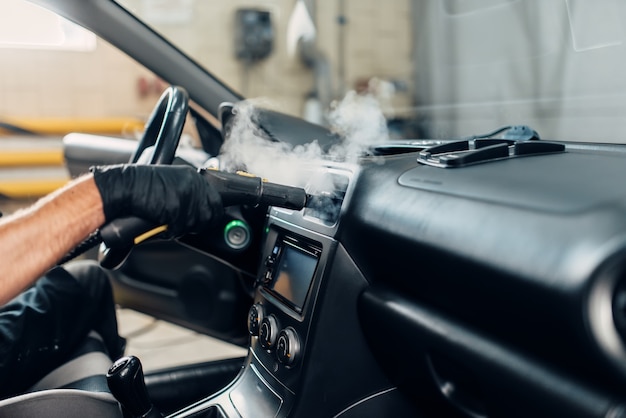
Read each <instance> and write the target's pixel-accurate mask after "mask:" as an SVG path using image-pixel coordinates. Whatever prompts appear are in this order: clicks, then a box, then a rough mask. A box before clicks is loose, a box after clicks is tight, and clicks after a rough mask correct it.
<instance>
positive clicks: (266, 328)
mask: <svg viewBox="0 0 626 418" xmlns="http://www.w3.org/2000/svg"><path fill="white" fill-rule="evenodd" d="M278 330H279V326H278V321H277V320H276V317H275V316H274V315H270V316H268V317H266V318H263V320H262V321H261V328H260V329H259V342H260V343H261V347H263V348H265V349H266V350H271V349H273V348H274V344H275V343H276V337H277V335H278Z"/></svg>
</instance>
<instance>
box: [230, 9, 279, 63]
mask: <svg viewBox="0 0 626 418" xmlns="http://www.w3.org/2000/svg"><path fill="white" fill-rule="evenodd" d="M273 46H274V29H273V28H272V18H271V14H270V12H268V11H266V10H258V9H238V10H237V12H236V15H235V51H236V54H237V59H239V60H242V61H246V62H248V63H251V62H256V61H261V60H262V59H264V58H266V57H267V56H268V55H270V53H271V52H272V49H273Z"/></svg>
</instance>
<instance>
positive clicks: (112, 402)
mask: <svg viewBox="0 0 626 418" xmlns="http://www.w3.org/2000/svg"><path fill="white" fill-rule="evenodd" d="M111 364H112V361H111V359H110V358H109V356H108V355H107V354H106V349H105V347H104V344H103V342H102V338H101V337H100V336H99V335H98V334H97V333H96V332H94V331H92V332H91V333H90V334H89V335H88V337H87V338H86V339H85V341H84V342H83V343H82V344H81V346H80V347H79V348H78V349H77V350H76V351H75V352H74V354H73V355H72V356H71V358H70V360H68V361H67V362H65V363H64V364H62V365H61V366H59V367H57V368H56V369H54V370H53V371H51V372H50V373H48V374H47V375H46V376H44V377H43V378H42V379H41V380H39V382H37V383H36V384H35V385H33V386H32V387H31V388H30V389H29V390H28V391H27V393H24V394H22V395H18V396H14V397H11V398H7V399H4V400H0V418H3V417H12V418H26V417H50V418H57V417H58V418H74V417H81V418H82V417H87V416H88V417H92V418H121V417H122V411H121V408H120V405H119V403H118V402H117V400H116V399H115V397H113V395H112V394H111V393H110V391H109V388H108V385H107V382H106V373H107V371H108V369H109V367H110V366H111Z"/></svg>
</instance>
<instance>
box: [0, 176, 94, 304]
mask: <svg viewBox="0 0 626 418" xmlns="http://www.w3.org/2000/svg"><path fill="white" fill-rule="evenodd" d="M103 223H104V213H103V210H102V200H101V198H100V194H99V192H98V189H97V188H96V185H95V183H94V181H93V177H92V176H91V175H88V176H85V177H82V178H80V179H78V180H75V181H73V182H71V183H70V184H68V185H67V186H66V187H63V188H62V189H60V190H58V191H56V192H54V193H52V194H51V195H49V196H47V197H45V198H43V199H41V200H40V201H38V202H37V203H36V204H35V205H33V206H32V207H30V208H28V209H24V210H22V211H19V212H17V213H15V214H13V215H11V216H8V217H6V218H1V219H0V266H2V267H1V268H2V272H1V273H0V304H3V303H6V302H7V301H8V300H10V299H11V298H13V297H15V296H16V295H17V294H19V292H21V291H22V290H23V289H25V288H26V287H28V286H29V285H31V284H32V283H33V282H34V281H35V280H36V279H37V278H38V277H40V276H41V275H42V274H43V273H45V272H46V271H47V270H48V269H49V268H50V267H52V266H54V264H55V263H56V262H57V261H58V260H59V259H60V258H61V257H63V256H64V255H65V254H66V253H67V252H68V251H70V250H71V249H72V248H74V247H75V246H76V245H78V244H79V243H80V242H81V241H82V240H83V239H85V238H86V237H87V236H88V235H89V234H90V233H91V232H93V231H94V230H96V229H97V228H98V227H99V226H100V225H102V224H103Z"/></svg>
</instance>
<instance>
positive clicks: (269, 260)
mask: <svg viewBox="0 0 626 418" xmlns="http://www.w3.org/2000/svg"><path fill="white" fill-rule="evenodd" d="M321 252H322V249H321V247H319V246H316V245H315V244H314V243H311V242H307V241H305V240H303V239H301V238H294V237H291V236H287V235H283V236H279V237H277V239H276V242H275V244H274V247H273V248H272V251H271V252H270V254H269V255H268V256H267V257H266V259H265V267H266V270H265V273H264V275H263V278H262V281H263V283H262V284H263V287H264V289H265V290H266V291H267V292H268V293H270V294H272V295H273V296H274V297H276V298H277V299H278V300H280V301H281V302H282V303H284V304H285V305H287V306H289V307H290V308H291V309H293V310H294V311H296V312H297V313H299V314H301V313H302V308H303V307H304V302H305V301H306V297H307V294H308V293H309V289H310V287H311V283H312V281H313V277H314V276H315V270H316V269H317V265H318V262H319V258H320V254H321Z"/></svg>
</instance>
